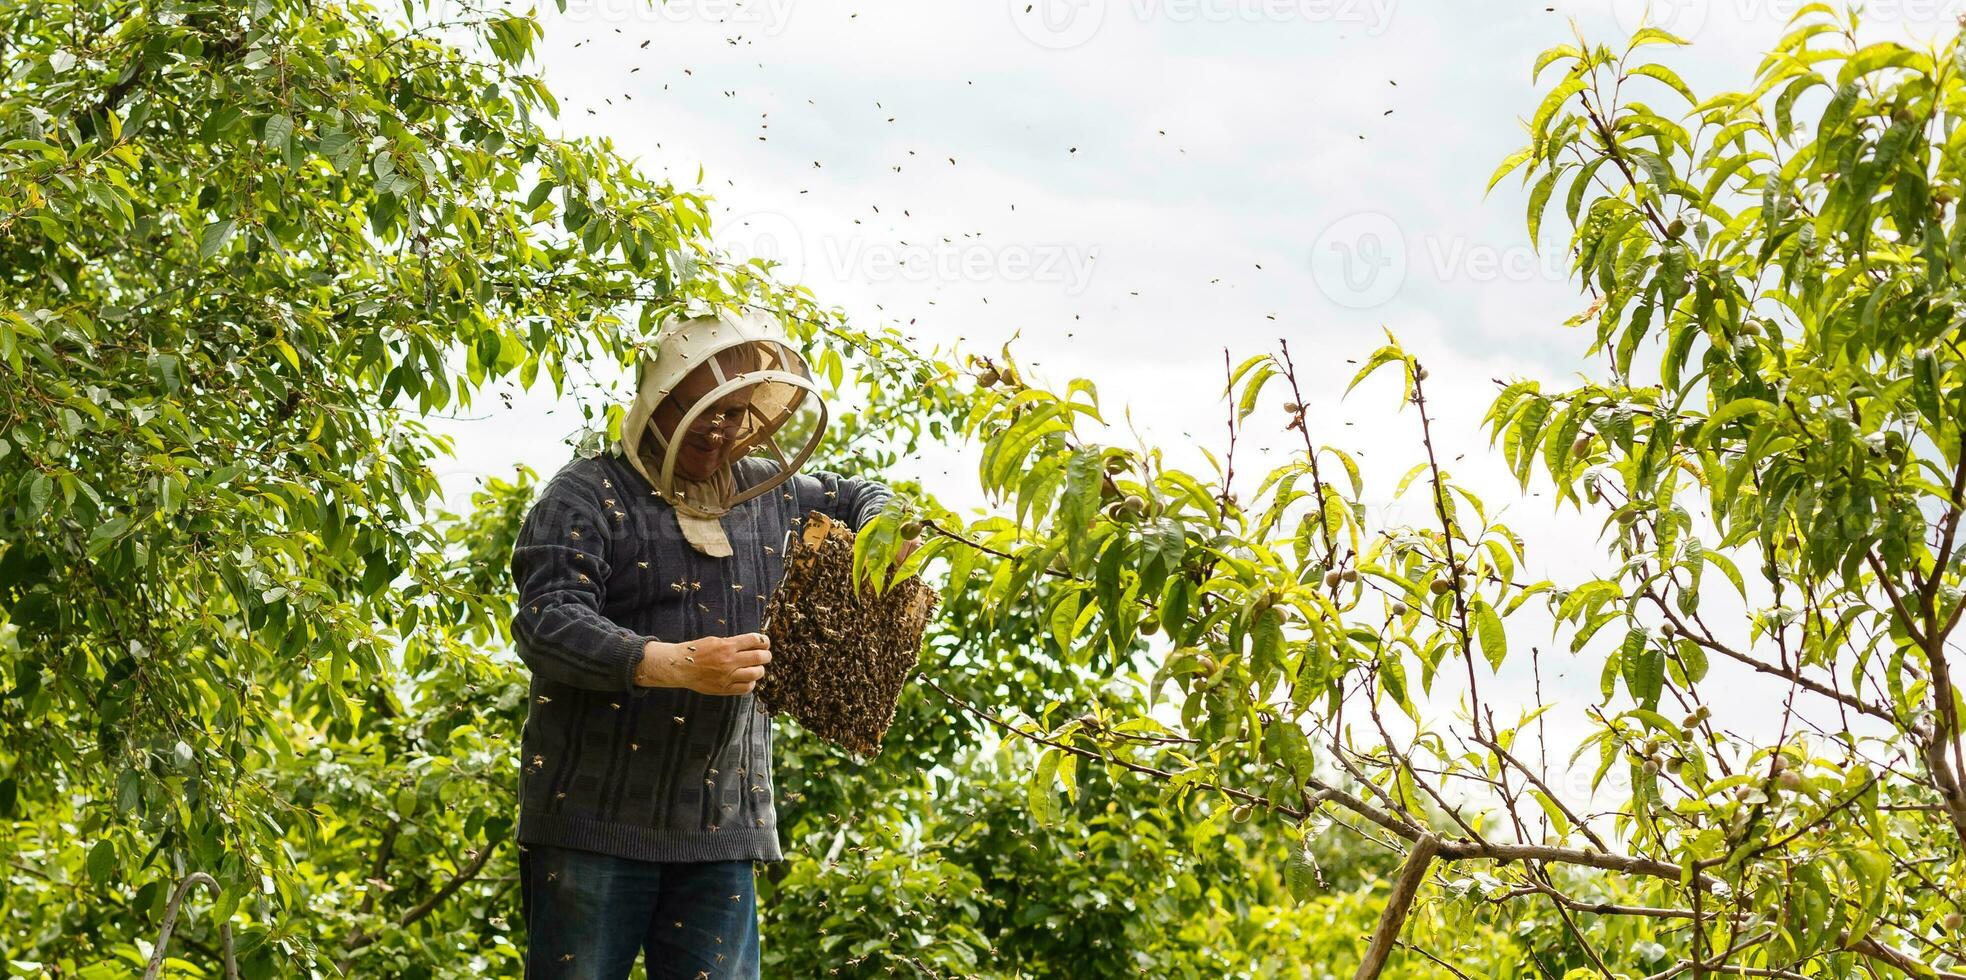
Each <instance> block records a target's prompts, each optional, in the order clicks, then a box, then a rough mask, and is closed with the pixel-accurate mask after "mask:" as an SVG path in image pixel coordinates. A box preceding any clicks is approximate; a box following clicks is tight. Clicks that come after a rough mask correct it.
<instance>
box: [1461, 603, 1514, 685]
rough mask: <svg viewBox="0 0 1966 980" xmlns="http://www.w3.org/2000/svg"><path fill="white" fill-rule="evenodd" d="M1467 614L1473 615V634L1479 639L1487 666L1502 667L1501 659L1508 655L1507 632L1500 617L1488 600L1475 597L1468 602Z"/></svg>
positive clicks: (1498, 668) (1496, 668) (1497, 668)
mask: <svg viewBox="0 0 1966 980" xmlns="http://www.w3.org/2000/svg"><path fill="white" fill-rule="evenodd" d="M1468 614H1469V615H1470V616H1473V617H1474V625H1475V635H1476V636H1478V637H1479V638H1480V639H1481V653H1482V656H1484V657H1486V658H1487V660H1488V666H1489V667H1490V668H1492V669H1495V670H1500V669H1501V668H1502V661H1503V660H1505V659H1507V657H1508V655H1509V639H1508V633H1507V631H1505V630H1504V629H1503V628H1502V617H1501V616H1499V615H1497V614H1496V612H1495V607H1493V606H1491V605H1489V604H1488V600H1486V599H1482V598H1480V597H1476V598H1475V599H1474V600H1473V601H1472V602H1470V603H1469V604H1468Z"/></svg>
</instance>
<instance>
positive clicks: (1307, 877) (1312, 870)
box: [1283, 848, 1318, 902]
mask: <svg viewBox="0 0 1966 980" xmlns="http://www.w3.org/2000/svg"><path fill="white" fill-rule="evenodd" d="M1283 883H1284V885H1285V887H1288V888H1289V889H1290V897H1291V898H1293V899H1296V900H1297V901H1299V902H1308V901H1310V900H1311V899H1313V898H1316V897H1317V889H1318V873H1317V858H1316V857H1314V856H1312V854H1311V852H1310V849H1309V848H1298V849H1297V850H1295V851H1293V852H1291V855H1290V860H1288V861H1285V862H1284V864H1283Z"/></svg>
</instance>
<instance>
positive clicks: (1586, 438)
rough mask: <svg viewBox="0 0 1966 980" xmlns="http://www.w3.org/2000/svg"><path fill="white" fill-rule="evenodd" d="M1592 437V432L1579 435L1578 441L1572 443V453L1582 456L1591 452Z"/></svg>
mask: <svg viewBox="0 0 1966 980" xmlns="http://www.w3.org/2000/svg"><path fill="white" fill-rule="evenodd" d="M1591 438H1592V437H1591V434H1590V433H1588V432H1586V433H1584V434H1583V435H1580V436H1578V437H1577V441H1576V442H1573V443H1571V444H1570V455H1572V456H1582V455H1584V454H1585V453H1587V452H1590V451H1591Z"/></svg>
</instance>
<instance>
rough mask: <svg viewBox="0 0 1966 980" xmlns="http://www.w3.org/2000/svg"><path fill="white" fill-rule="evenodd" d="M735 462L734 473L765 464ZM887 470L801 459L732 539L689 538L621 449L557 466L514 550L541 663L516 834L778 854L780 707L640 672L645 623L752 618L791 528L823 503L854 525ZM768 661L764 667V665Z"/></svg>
mask: <svg viewBox="0 0 1966 980" xmlns="http://www.w3.org/2000/svg"><path fill="white" fill-rule="evenodd" d="M772 468H773V464H772V463H770V462H768V461H766V460H764V459H759V458H756V457H745V458H743V459H739V460H736V461H734V462H733V463H732V475H733V476H734V477H735V483H736V485H737V487H738V488H739V489H743V488H745V487H749V486H752V485H753V484H755V483H756V482H757V481H758V480H760V479H763V478H765V476H766V475H768V474H769V473H770V472H772ZM889 496H891V491H890V490H889V488H888V487H887V486H886V485H885V484H883V483H880V482H877V481H873V480H866V479H858V478H850V477H845V476H841V475H839V474H837V473H829V472H826V471H823V470H816V471H809V472H803V473H798V474H794V475H793V477H792V478H791V479H789V480H786V481H785V482H784V483H781V484H779V485H778V486H777V487H776V488H774V489H772V490H771V491H769V492H767V493H764V494H762V495H760V496H758V497H756V498H753V499H751V500H749V501H746V502H745V503H743V504H741V505H739V506H737V507H735V508H733V509H732V510H731V511H730V512H729V513H727V514H725V515H724V517H723V525H724V533H725V535H726V536H727V537H728V538H729V539H730V543H731V549H732V552H733V553H732V554H731V555H730V556H728V557H724V558H712V557H710V556H708V555H704V554H702V553H701V552H698V551H696V550H695V549H694V548H691V547H690V546H689V543H688V542H687V541H685V540H684V538H683V532H682V528H681V527H680V526H679V525H678V524H677V522H676V514H675V510H674V509H673V508H672V507H671V506H670V504H669V503H668V502H667V501H664V500H662V499H661V498H660V497H659V496H657V494H656V492H655V489H654V488H653V487H650V486H649V484H648V481H647V480H645V479H643V478H642V476H641V474H639V473H637V472H636V471H635V469H634V467H632V466H630V465H628V461H627V460H626V459H624V458H622V457H620V456H619V455H616V454H615V453H614V452H609V453H603V454H602V455H599V456H595V457H593V458H589V459H575V460H573V461H572V462H570V463H568V464H567V465H566V466H564V467H562V468H561V470H560V471H559V472H558V473H557V474H555V475H554V476H553V478H552V480H550V481H548V483H547V484H546V488H545V490H544V492H543V493H542V494H541V496H540V499H539V500H538V502H536V503H535V504H533V506H532V509H531V510H530V511H529V512H528V513H527V514H526V519H525V523H524V524H523V525H522V527H521V529H520V531H519V538H518V541H517V542H516V544H515V546H514V547H513V549H512V581H513V583H514V585H515V586H516V587H517V589H518V593H519V595H518V599H519V603H518V607H517V611H516V612H515V614H514V615H513V619H512V636H513V638H514V641H515V643H516V645H517V647H518V651H519V657H520V659H522V660H524V661H525V663H526V666H527V667H528V668H530V669H531V671H532V692H531V693H532V697H531V702H530V706H529V711H528V714H527V717H526V725H525V734H524V736H523V738H522V741H521V745H520V751H521V759H520V778H519V787H520V789H519V796H520V805H519V833H518V837H519V841H520V843H522V844H555V845H560V846H563V847H573V848H580V849H583V850H589V851H599V852H602V853H605V854H613V855H617V856H620V857H629V858H638V859H641V860H644V861H724V860H739V859H752V860H773V861H775V860H779V859H780V857H781V855H780V852H779V848H778V821H777V817H776V814H775V812H774V810H773V806H772V784H771V772H772V765H771V718H770V716H769V715H767V714H765V713H764V711H763V708H762V706H759V705H757V704H756V703H755V701H754V698H753V696H752V695H749V694H743V695H737V696H717V695H707V694H698V693H696V692H694V691H689V690H684V689H681V688H643V687H637V686H636V685H635V683H634V676H635V665H636V663H637V661H639V660H640V659H641V656H642V645H643V643H644V642H646V641H648V640H651V639H653V640H663V641H668V642H681V641H686V640H693V639H697V638H699V637H703V636H731V635H735V634H738V633H743V632H747V631H751V630H756V629H758V628H759V625H760V623H761V621H762V620H763V618H764V606H765V600H766V599H767V598H769V597H770V595H771V593H772V590H773V589H775V588H777V587H778V582H779V579H780V577H781V576H782V575H783V571H784V570H783V567H782V565H783V554H782V548H783V545H784V541H785V532H786V528H787V527H790V528H792V529H793V531H792V533H794V534H796V533H798V529H799V528H800V527H801V526H802V525H803V523H804V516H805V514H806V513H807V512H808V511H810V510H818V511H820V512H821V513H824V514H826V515H827V516H829V517H832V518H834V519H836V520H841V521H845V522H846V523H847V524H848V526H850V527H852V528H854V529H855V530H858V529H859V528H860V527H861V525H863V524H865V523H866V522H867V521H869V520H871V519H872V518H873V517H874V515H876V514H878V513H879V512H880V510H881V507H882V505H883V504H884V503H885V502H886V500H887V499H888V497H889ZM766 669H767V670H769V668H766Z"/></svg>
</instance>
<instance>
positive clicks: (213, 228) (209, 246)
mask: <svg viewBox="0 0 1966 980" xmlns="http://www.w3.org/2000/svg"><path fill="white" fill-rule="evenodd" d="M233 227H234V222H233V220H232V219H231V218H225V219H223V220H220V221H214V222H212V223H211V224H208V225H206V226H205V231H204V233H203V234H201V235H199V236H198V257H199V258H201V259H209V258H211V257H212V256H214V255H217V254H218V250H219V249H221V248H224V247H225V243H226V241H228V240H229V239H231V237H232V229H233Z"/></svg>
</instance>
